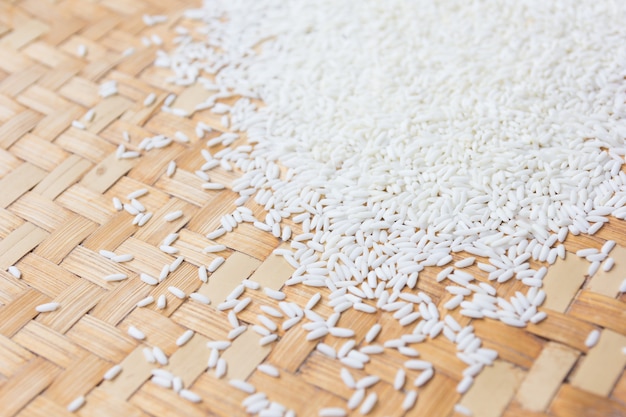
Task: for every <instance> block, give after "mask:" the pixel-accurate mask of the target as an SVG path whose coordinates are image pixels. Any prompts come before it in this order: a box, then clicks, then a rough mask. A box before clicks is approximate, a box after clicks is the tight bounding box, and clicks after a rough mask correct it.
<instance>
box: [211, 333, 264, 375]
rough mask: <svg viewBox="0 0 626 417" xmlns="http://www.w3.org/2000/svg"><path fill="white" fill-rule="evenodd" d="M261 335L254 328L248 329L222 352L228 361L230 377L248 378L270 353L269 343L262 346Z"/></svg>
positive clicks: (227, 373)
mask: <svg viewBox="0 0 626 417" xmlns="http://www.w3.org/2000/svg"><path fill="white" fill-rule="evenodd" d="M259 340H261V336H259V335H258V334H256V333H255V332H253V331H252V330H250V329H248V330H246V331H245V332H244V333H243V334H242V335H240V336H239V337H238V338H236V339H235V340H233V344H232V345H231V346H230V347H229V348H228V349H226V350H225V351H224V353H222V355H221V357H222V358H224V359H225V360H226V362H227V363H228V370H227V372H226V377H227V378H229V379H242V380H245V379H248V377H249V376H250V374H251V373H252V372H253V371H254V370H255V369H256V367H257V366H258V365H259V364H260V363H261V362H263V360H264V359H265V358H266V357H267V355H269V353H270V351H271V347H270V346H269V345H265V346H260V345H259Z"/></svg>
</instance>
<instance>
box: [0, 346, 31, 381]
mask: <svg viewBox="0 0 626 417" xmlns="http://www.w3.org/2000/svg"><path fill="white" fill-rule="evenodd" d="M33 358H34V355H33V354H32V353H31V352H30V351H29V350H27V349H25V348H24V347H22V346H20V344H19V342H17V341H16V340H15V336H14V338H13V339H10V338H8V337H6V336H2V335H0V374H2V375H4V376H5V377H7V378H11V377H12V376H13V375H14V374H15V373H16V372H17V371H18V370H19V369H20V368H21V367H22V366H23V365H24V364H25V363H26V362H28V361H30V360H32V359H33Z"/></svg>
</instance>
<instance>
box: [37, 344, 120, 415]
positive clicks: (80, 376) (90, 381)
mask: <svg viewBox="0 0 626 417" xmlns="http://www.w3.org/2000/svg"><path fill="white" fill-rule="evenodd" d="M77 359H78V360H76V361H74V362H72V364H71V365H70V366H69V367H67V368H66V369H65V370H64V371H63V372H62V373H61V374H60V375H59V376H58V378H56V379H55V380H54V382H53V383H52V384H51V385H50V386H49V387H48V389H47V390H46V392H45V393H44V395H45V396H47V397H49V398H51V399H54V401H56V402H58V403H60V404H69V403H70V402H72V400H74V398H76V397H78V396H80V395H85V394H86V393H87V392H89V391H90V390H91V389H92V388H93V387H95V386H96V385H97V384H98V383H99V382H100V381H101V380H102V375H103V374H104V373H105V372H106V371H107V369H109V368H110V367H111V364H110V363H108V362H107V361H105V360H103V359H100V358H99V357H97V356H95V355H92V354H91V353H85V354H84V355H82V356H81V357H79V358H77Z"/></svg>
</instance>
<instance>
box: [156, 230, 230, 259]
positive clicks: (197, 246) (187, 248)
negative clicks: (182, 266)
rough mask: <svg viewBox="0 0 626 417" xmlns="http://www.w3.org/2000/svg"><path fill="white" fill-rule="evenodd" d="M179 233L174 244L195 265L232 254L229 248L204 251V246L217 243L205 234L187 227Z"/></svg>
mask: <svg viewBox="0 0 626 417" xmlns="http://www.w3.org/2000/svg"><path fill="white" fill-rule="evenodd" d="M178 234H179V237H178V239H177V240H176V243H175V244H174V246H176V247H177V248H178V249H180V255H181V256H184V257H185V260H186V261H187V262H189V263H191V264H193V265H195V266H200V265H209V264H210V263H211V261H213V259H215V258H216V257H218V256H222V257H224V258H228V256H230V254H231V251H230V250H228V249H226V250H224V251H221V252H219V253H204V252H203V249H204V248H206V247H207V246H213V245H217V243H214V242H212V241H210V240H208V239H207V238H206V237H205V236H202V235H200V234H198V233H194V232H191V231H189V230H188V229H186V228H184V229H181V230H180V231H179V232H178ZM164 237H165V236H164Z"/></svg>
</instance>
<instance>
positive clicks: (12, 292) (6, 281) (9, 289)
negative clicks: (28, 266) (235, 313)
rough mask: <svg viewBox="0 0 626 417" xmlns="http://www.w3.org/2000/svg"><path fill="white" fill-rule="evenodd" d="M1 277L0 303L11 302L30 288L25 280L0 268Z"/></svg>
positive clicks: (6, 303)
mask: <svg viewBox="0 0 626 417" xmlns="http://www.w3.org/2000/svg"><path fill="white" fill-rule="evenodd" d="M0 277H1V278H2V279H0V303H2V304H3V305H8V304H11V303H12V302H13V301H14V300H15V299H17V298H19V297H21V296H22V295H23V294H24V292H25V291H28V290H30V288H29V287H28V285H27V284H26V283H25V282H24V281H23V280H21V279H17V278H15V277H14V276H13V275H11V274H10V273H9V272H7V271H3V270H0Z"/></svg>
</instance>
